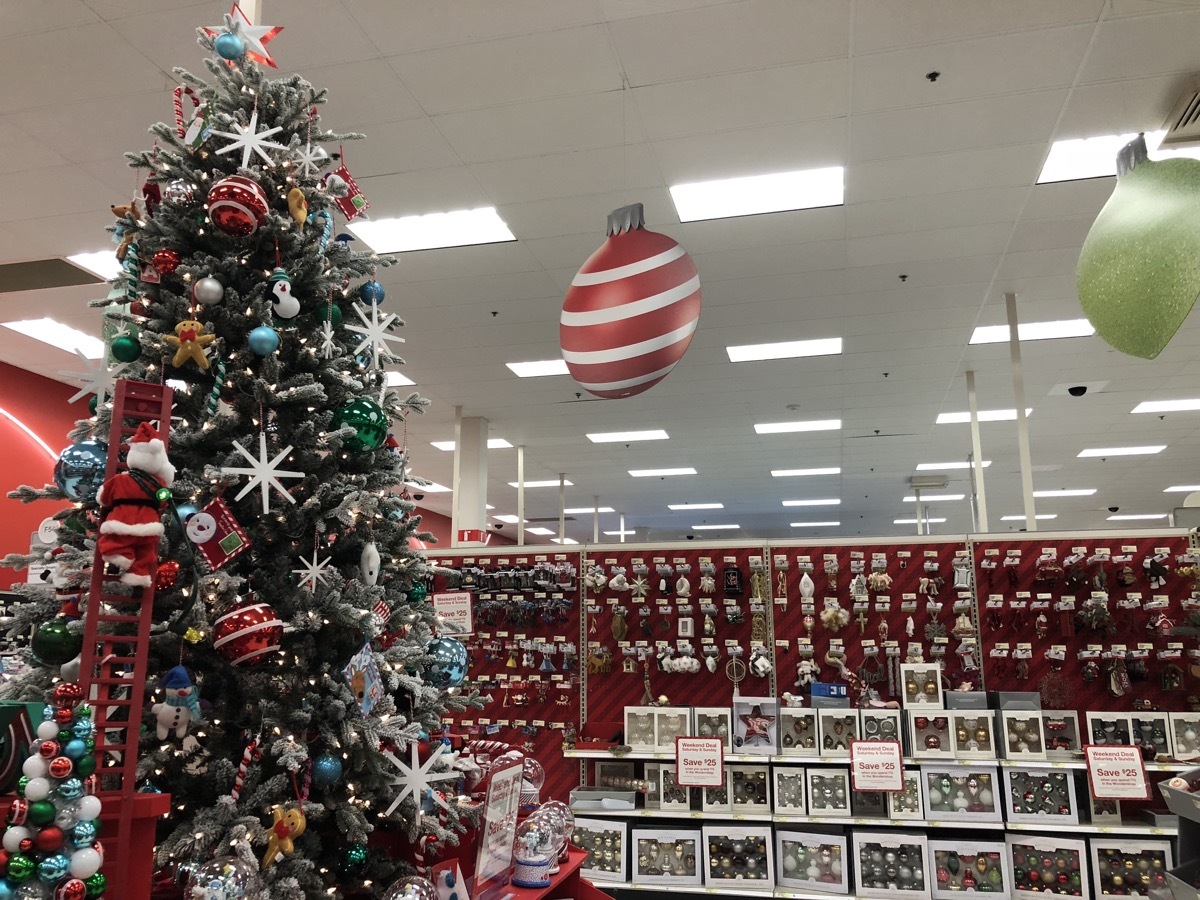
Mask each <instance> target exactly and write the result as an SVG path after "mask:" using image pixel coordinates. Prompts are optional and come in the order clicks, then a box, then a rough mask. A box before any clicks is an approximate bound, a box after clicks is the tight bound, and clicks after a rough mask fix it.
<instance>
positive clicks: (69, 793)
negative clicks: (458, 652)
mask: <svg viewBox="0 0 1200 900" xmlns="http://www.w3.org/2000/svg"><path fill="white" fill-rule="evenodd" d="M464 649H465V648H464ZM58 796H59V797H61V798H62V799H64V800H78V799H79V798H80V797H82V796H83V782H82V781H80V780H79V779H78V778H67V779H65V780H64V781H62V782H61V783H60V784H59V786H58Z"/></svg>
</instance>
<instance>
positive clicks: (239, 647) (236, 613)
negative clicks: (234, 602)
mask: <svg viewBox="0 0 1200 900" xmlns="http://www.w3.org/2000/svg"><path fill="white" fill-rule="evenodd" d="M282 640H283V622H281V621H280V620H279V616H278V615H276V613H275V610H274V609H272V608H271V607H270V606H268V605H267V604H266V603H251V604H249V605H247V606H239V607H237V608H235V609H231V610H230V611H229V612H227V613H225V614H224V615H223V616H221V617H220V618H219V619H217V621H216V622H214V623H213V647H215V648H216V650H217V651H218V652H219V653H220V654H221V655H222V656H223V657H225V659H227V660H229V662H231V663H232V664H233V665H235V666H253V665H257V664H259V663H261V662H266V660H267V658H268V657H269V656H271V654H273V653H275V651H277V650H278V649H279V645H280V642H281V641H282Z"/></svg>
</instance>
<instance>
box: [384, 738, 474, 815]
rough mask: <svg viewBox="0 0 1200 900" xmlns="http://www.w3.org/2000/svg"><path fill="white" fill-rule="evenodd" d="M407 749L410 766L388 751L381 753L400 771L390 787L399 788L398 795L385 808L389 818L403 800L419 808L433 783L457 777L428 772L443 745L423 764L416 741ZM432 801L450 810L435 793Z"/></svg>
mask: <svg viewBox="0 0 1200 900" xmlns="http://www.w3.org/2000/svg"><path fill="white" fill-rule="evenodd" d="M408 749H409V751H410V752H411V753H412V765H407V764H405V763H404V761H403V760H401V759H400V758H399V757H397V756H396V755H395V754H394V753H392V752H391V751H389V750H384V751H383V755H384V756H386V757H387V758H388V759H389V760H390V761H391V763H392V765H394V766H395V767H396V768H397V769H399V770H400V776H399V777H398V778H393V779H392V785H393V786H394V787H398V788H400V793H398V794H397V795H396V797H395V799H394V800H392V804H391V806H389V807H388V808H387V812H386V814H387V815H389V816H390V815H391V814H392V813H393V812H395V811H396V807H398V806H399V805H400V804H401V803H403V802H404V798H406V797H412V798H413V800H414V802H416V804H417V806H418V808H419V807H420V805H421V800H422V799H423V798H424V796H425V792H426V791H433V783H434V782H435V781H446V780H447V779H451V778H457V777H458V773H457V772H430V771H429V770H430V769H431V768H432V767H433V765H434V763H436V762H437V761H438V760H439V759H441V756H442V753H443V752H444V751H445V749H446V745H445V744H438V745H437V746H436V747H434V748H433V752H432V753H430V754H429V759H427V760H425V762H421V756H420V753H419V752H418V750H417V742H416V741H413V742H412V743H411V744H409V745H408ZM433 800H434V802H435V803H437V804H438V805H439V806H440V807H442V809H447V810H448V809H449V808H450V807H449V806H448V805H447V804H446V801H445V800H443V799H442V798H441V797H439V796H438V795H437V792H436V791H433Z"/></svg>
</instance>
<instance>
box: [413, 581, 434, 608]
mask: <svg viewBox="0 0 1200 900" xmlns="http://www.w3.org/2000/svg"><path fill="white" fill-rule="evenodd" d="M427 596H429V588H427V587H425V582H423V581H417V582H414V583H413V586H412V587H410V588H409V589H408V602H409V603H421V602H423V601H424V600H425V598H426V597H427Z"/></svg>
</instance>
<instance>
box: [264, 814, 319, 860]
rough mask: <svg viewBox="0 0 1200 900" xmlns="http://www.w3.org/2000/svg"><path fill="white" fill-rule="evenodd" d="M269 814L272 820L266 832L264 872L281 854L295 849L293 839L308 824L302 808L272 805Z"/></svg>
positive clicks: (285, 854)
mask: <svg viewBox="0 0 1200 900" xmlns="http://www.w3.org/2000/svg"><path fill="white" fill-rule="evenodd" d="M271 816H272V818H273V819H274V822H273V823H272V824H271V829H270V831H269V832H268V834H269V837H268V838H267V852H266V855H265V856H263V871H264V872H265V871H266V870H267V869H269V868H271V866H273V865H274V864H275V862H276V861H277V860H278V859H279V857H280V856H281V855H283V856H291V855H292V852H293V851H294V850H295V849H296V847H295V845H294V843H293V841H294V840H295V839H296V838H298V837H300V835H302V834H304V828H305V826H307V825H308V820H307V819H305V817H304V810H302V809H299V808H297V807H292V808H290V809H284V808H283V807H282V806H273V807H272V808H271Z"/></svg>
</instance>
